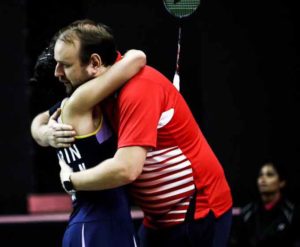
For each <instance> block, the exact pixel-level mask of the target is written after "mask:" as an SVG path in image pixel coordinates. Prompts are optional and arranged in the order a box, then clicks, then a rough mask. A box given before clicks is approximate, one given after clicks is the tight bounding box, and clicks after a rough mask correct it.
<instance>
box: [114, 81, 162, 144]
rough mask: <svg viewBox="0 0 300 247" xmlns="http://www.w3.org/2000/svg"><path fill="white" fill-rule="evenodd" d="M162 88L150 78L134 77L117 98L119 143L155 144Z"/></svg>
mask: <svg viewBox="0 0 300 247" xmlns="http://www.w3.org/2000/svg"><path fill="white" fill-rule="evenodd" d="M162 97H163V94H162V89H161V88H160V86H159V85H158V84H156V83H153V81H149V80H147V79H145V78H142V79H141V78H139V79H137V78H134V79H132V80H131V81H130V82H128V83H127V84H126V85H125V87H124V88H123V89H122V90H121V92H120V95H119V98H118V113H119V126H118V127H119V128H118V147H119V148H120V147H125V146H144V147H156V142H157V125H158V121H159V118H160V114H161V108H162Z"/></svg>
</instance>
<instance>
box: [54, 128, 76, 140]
mask: <svg viewBox="0 0 300 247" xmlns="http://www.w3.org/2000/svg"><path fill="white" fill-rule="evenodd" d="M53 135H54V136H55V137H56V138H60V137H62V138H69V137H70V138H72V141H75V138H74V136H75V135H76V132H75V131H74V130H57V131H55V133H54V134H53Z"/></svg>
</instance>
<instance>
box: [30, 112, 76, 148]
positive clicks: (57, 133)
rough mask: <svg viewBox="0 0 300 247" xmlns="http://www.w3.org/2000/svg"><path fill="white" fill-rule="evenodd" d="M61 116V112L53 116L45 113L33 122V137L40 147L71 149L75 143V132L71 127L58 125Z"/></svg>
mask: <svg viewBox="0 0 300 247" xmlns="http://www.w3.org/2000/svg"><path fill="white" fill-rule="evenodd" d="M59 114H60V110H57V111H56V112H54V114H53V115H52V116H50V115H49V112H48V111H45V112H42V113H40V114H38V115H37V116H36V117H35V118H34V119H33V120H32V123H31V135H32V137H33V139H34V140H35V141H36V142H37V143H38V144H39V145H40V146H43V147H48V146H52V147H55V148H61V147H69V146H70V145H71V143H72V142H74V140H75V138H74V136H75V135H76V132H75V130H74V129H73V127H72V126H71V125H67V124H61V123H57V118H58V116H59Z"/></svg>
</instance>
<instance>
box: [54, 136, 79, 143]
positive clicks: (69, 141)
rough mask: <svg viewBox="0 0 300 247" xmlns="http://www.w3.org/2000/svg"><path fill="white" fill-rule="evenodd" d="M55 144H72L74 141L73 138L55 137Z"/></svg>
mask: <svg viewBox="0 0 300 247" xmlns="http://www.w3.org/2000/svg"><path fill="white" fill-rule="evenodd" d="M55 140H56V142H57V143H62V144H68V143H69V144H70V143H73V142H74V141H75V138H74V137H57V138H56V139H55Z"/></svg>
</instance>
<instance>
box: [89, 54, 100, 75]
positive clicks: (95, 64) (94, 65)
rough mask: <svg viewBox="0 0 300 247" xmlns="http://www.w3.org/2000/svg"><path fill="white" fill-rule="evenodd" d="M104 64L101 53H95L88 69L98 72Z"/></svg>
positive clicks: (91, 71)
mask: <svg viewBox="0 0 300 247" xmlns="http://www.w3.org/2000/svg"><path fill="white" fill-rule="evenodd" d="M101 66H102V60H101V57H100V56H99V54H97V53H93V54H92V55H91V57H90V61H89V66H88V70H89V72H90V73H98V71H99V69H100V67H101Z"/></svg>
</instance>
